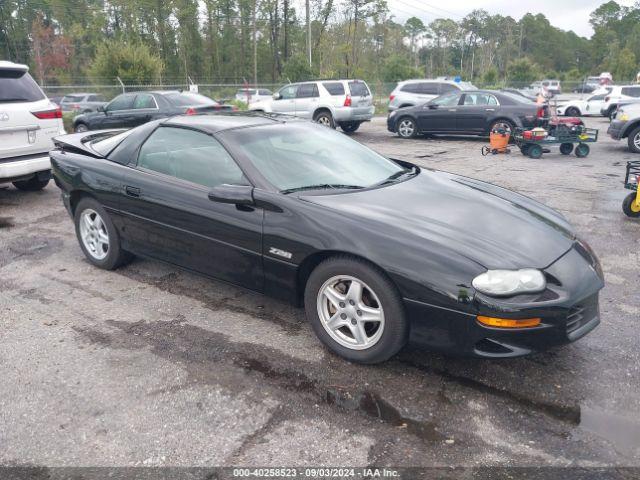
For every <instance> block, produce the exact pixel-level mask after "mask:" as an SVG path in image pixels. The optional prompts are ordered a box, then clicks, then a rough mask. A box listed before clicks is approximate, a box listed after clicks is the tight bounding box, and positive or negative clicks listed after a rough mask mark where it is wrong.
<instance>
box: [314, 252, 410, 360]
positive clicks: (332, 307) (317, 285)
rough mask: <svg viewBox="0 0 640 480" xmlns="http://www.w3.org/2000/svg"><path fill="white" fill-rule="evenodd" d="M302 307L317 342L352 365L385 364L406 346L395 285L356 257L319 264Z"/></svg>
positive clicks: (405, 329)
mask: <svg viewBox="0 0 640 480" xmlns="http://www.w3.org/2000/svg"><path fill="white" fill-rule="evenodd" d="M353 285H355V286H356V287H358V288H352V286H353ZM327 292H332V293H333V294H335V293H337V294H338V296H335V297H334V296H333V295H328V294H327ZM330 298H331V299H330ZM352 301H353V304H351V302H352ZM304 304H305V311H306V315H307V318H308V320H309V322H310V323H311V326H312V328H313V330H314V332H315V333H316V335H317V336H318V338H319V339H320V340H321V341H322V342H323V343H324V344H325V345H326V346H327V348H329V349H330V350H331V351H332V352H334V353H336V354H337V355H340V356H341V357H344V358H345V359H347V360H349V361H352V362H358V363H369V364H370V363H379V362H384V361H385V360H388V359H389V358H391V357H392V356H393V355H395V354H396V353H397V352H398V351H399V350H400V349H401V348H402V347H403V346H404V345H405V344H406V342H407V339H408V336H409V325H408V322H407V319H406V314H405V311H404V305H403V303H402V299H401V297H400V294H399V293H398V291H397V289H396V287H395V285H393V284H392V283H391V281H390V280H389V279H388V278H387V277H386V276H385V275H384V274H383V273H382V272H381V271H380V270H378V269H377V268H376V267H374V266H372V265H369V264H368V263H366V262H363V261H361V260H358V259H356V258H353V257H350V256H346V255H341V256H336V257H331V258H329V259H327V260H325V261H323V262H322V263H320V265H318V266H317V267H316V268H315V269H314V270H313V272H311V276H310V277H309V280H308V282H307V285H306V287H305V293H304ZM341 312H342V313H341ZM367 316H369V317H370V318H378V320H375V321H373V320H370V321H368V320H366V317H367Z"/></svg>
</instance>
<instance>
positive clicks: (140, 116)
mask: <svg viewBox="0 0 640 480" xmlns="http://www.w3.org/2000/svg"><path fill="white" fill-rule="evenodd" d="M158 110H159V109H158V104H157V103H156V99H155V98H154V97H153V95H151V94H149V93H138V94H137V95H136V98H135V100H134V101H133V114H132V115H131V118H130V121H129V124H128V125H127V127H129V128H133V127H137V126H138V125H142V124H143V123H147V122H148V121H150V120H152V119H153V118H154V116H156V115H157V113H158Z"/></svg>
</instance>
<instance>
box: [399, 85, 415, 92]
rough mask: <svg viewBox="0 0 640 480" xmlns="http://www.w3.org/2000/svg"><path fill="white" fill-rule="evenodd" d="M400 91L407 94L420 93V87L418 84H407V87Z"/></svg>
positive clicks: (404, 86)
mask: <svg viewBox="0 0 640 480" xmlns="http://www.w3.org/2000/svg"><path fill="white" fill-rule="evenodd" d="M400 91H401V92H407V93H418V92H419V91H420V86H419V84H417V83H407V84H406V85H403V86H402V88H401V89H400Z"/></svg>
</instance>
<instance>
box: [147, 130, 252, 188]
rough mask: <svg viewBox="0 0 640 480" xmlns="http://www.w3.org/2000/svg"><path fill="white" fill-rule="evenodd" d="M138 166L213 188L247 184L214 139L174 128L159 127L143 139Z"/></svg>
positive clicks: (191, 131)
mask: <svg viewBox="0 0 640 480" xmlns="http://www.w3.org/2000/svg"><path fill="white" fill-rule="evenodd" d="M138 167H139V168H143V169H146V170H151V171H154V172H158V173H162V174H164V175H169V176H171V177H175V178H178V179H180V180H186V181H188V182H191V183H195V184H197V185H202V186H204V187H208V188H213V187H216V186H218V185H223V184H229V185H249V182H248V181H247V179H246V178H245V176H244V175H243V174H242V170H240V167H238V164H237V163H236V162H235V160H233V158H232V157H231V155H229V153H228V152H227V151H226V150H225V149H224V147H223V146H222V145H221V144H220V142H218V141H217V140H216V139H215V138H213V137H211V136H210V135H207V134H205V133H202V132H197V131H195V130H189V129H185V128H177V127H160V128H158V129H157V130H156V131H155V132H153V133H152V134H151V135H150V136H149V138H148V139H147V140H146V141H145V142H144V144H143V145H142V147H141V148H140V153H139V154H138Z"/></svg>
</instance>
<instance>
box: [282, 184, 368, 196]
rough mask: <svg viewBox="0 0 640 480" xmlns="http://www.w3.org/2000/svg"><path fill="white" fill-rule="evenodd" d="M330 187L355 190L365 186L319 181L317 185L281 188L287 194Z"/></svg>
mask: <svg viewBox="0 0 640 480" xmlns="http://www.w3.org/2000/svg"><path fill="white" fill-rule="evenodd" d="M329 188H333V189H337V190H339V189H351V190H355V189H360V188H364V187H361V186H359V185H341V184H339V183H319V184H317V185H305V186H303V187H294V188H287V189H286V190H280V193H283V194H285V195H286V194H287V193H293V192H302V191H304V190H326V189H329Z"/></svg>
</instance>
